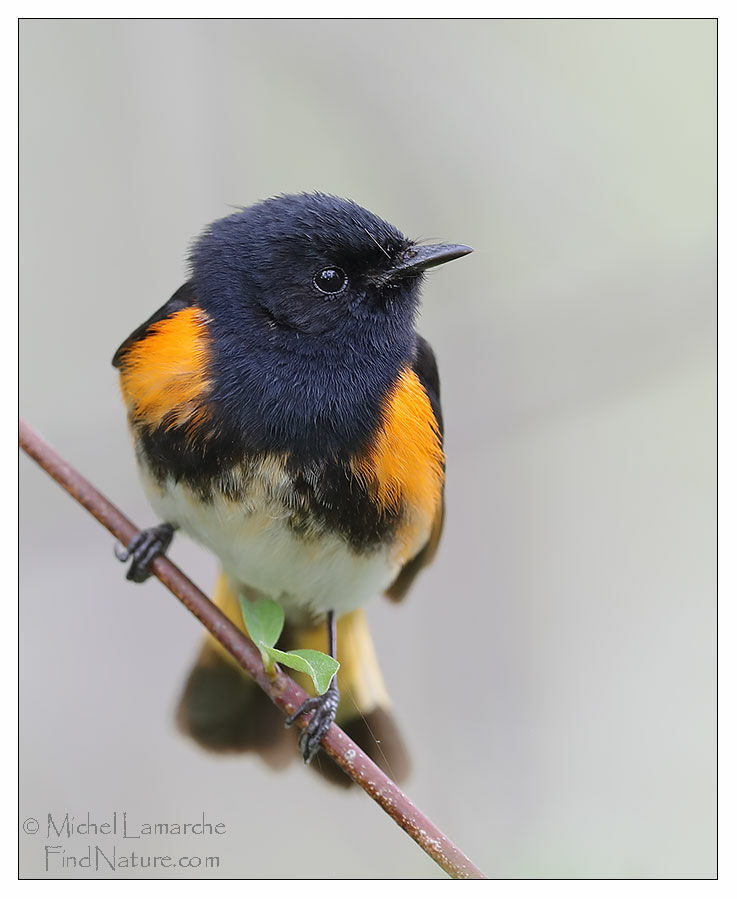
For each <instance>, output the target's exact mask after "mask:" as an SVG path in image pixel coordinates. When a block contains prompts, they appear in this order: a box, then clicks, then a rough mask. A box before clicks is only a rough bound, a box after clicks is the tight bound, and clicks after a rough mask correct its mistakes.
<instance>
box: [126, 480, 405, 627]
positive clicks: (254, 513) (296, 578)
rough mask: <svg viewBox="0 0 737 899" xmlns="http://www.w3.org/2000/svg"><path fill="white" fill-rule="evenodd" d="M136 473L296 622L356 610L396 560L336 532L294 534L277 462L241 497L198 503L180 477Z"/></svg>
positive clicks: (236, 579)
mask: <svg viewBox="0 0 737 899" xmlns="http://www.w3.org/2000/svg"><path fill="white" fill-rule="evenodd" d="M141 473H142V480H143V484H144V488H145V490H146V494H147V495H148V498H149V500H150V502H151V505H152V506H153V507H154V509H155V510H156V512H157V514H158V515H159V516H160V517H161V520H162V521H168V522H170V523H172V524H174V525H177V526H178V527H180V528H181V529H182V530H183V531H185V532H186V533H187V534H189V535H190V536H191V537H193V538H194V539H195V540H196V541H197V542H198V543H202V544H203V545H204V546H206V547H208V548H209V549H211V550H212V552H213V553H214V554H215V555H216V556H217V557H218V558H219V559H220V562H221V563H222V566H223V570H224V571H225V573H226V575H227V576H228V578H229V579H230V580H231V582H232V583H233V584H234V585H236V586H237V587H239V588H241V589H242V590H244V591H246V592H248V594H249V595H251V596H253V595H259V596H268V597H270V598H271V599H273V600H275V601H276V602H278V603H279V604H280V605H281V606H282V608H283V609H284V613H285V615H286V617H287V619H288V620H289V621H291V622H293V623H295V624H299V623H304V622H305V621H313V620H316V619H319V618H320V617H322V616H323V615H324V614H325V613H326V612H328V611H330V610H331V609H332V610H334V611H335V612H336V614H337V615H338V616H340V615H344V614H346V613H347V612H350V611H353V610H354V609H356V608H358V607H359V606H362V605H364V604H365V603H367V602H369V601H370V600H372V599H374V598H376V597H377V596H379V595H381V594H382V593H383V592H384V591H385V590H386V589H387V587H388V586H389V585H390V584H391V583H392V581H393V580H394V578H395V577H396V576H397V574H398V571H399V568H400V567H401V566H400V563H399V562H398V561H394V560H390V553H389V550H388V549H386V548H379V549H377V550H376V551H375V552H372V553H360V554H359V553H356V552H355V551H354V550H353V549H351V547H350V546H349V545H348V544H347V543H346V542H345V540H343V539H342V538H341V537H339V536H337V535H335V534H329V533H323V534H320V535H313V536H311V537H310V536H307V537H305V536H303V535H301V534H299V533H295V532H294V530H293V529H292V528H291V527H290V526H289V522H288V516H289V511H288V509H287V508H286V507H285V505H284V503H283V502H281V501H280V500H279V491H280V489H281V488H282V487H285V486H286V483H285V484H282V483H281V480H282V479H283V478H284V477H285V476H284V475H283V472H282V471H281V469H280V468H279V467H277V466H274V468H273V469H272V470H271V471H269V472H264V474H265V478H264V481H263V482H262V483H260V484H259V486H258V488H257V489H254V490H253V491H252V492H251V493H250V494H249V497H248V499H247V501H246V502H235V501H231V500H229V499H227V498H225V497H222V496H215V497H214V498H213V499H212V500H211V501H209V502H207V503H203V502H202V500H200V499H199V497H197V496H196V495H195V494H194V493H193V492H192V491H191V490H190V489H189V488H188V487H186V486H183V485H182V484H181V483H179V484H174V483H173V482H168V483H167V485H166V486H165V487H164V489H163V490H162V489H161V488H160V487H159V486H158V485H157V484H156V483H155V482H154V480H153V479H152V478H151V477H150V476H149V475H148V473H147V472H146V471H145V470H142V472H141Z"/></svg>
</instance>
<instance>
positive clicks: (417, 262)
mask: <svg viewBox="0 0 737 899" xmlns="http://www.w3.org/2000/svg"><path fill="white" fill-rule="evenodd" d="M469 253H473V250H472V249H471V247H466V246H464V245H463V244H460V243H436V244H432V245H431V246H429V247H421V246H415V245H412V246H411V247H408V248H407V249H406V250H405V251H404V253H402V255H401V256H400V257H399V259H397V262H396V264H395V265H394V267H393V268H391V269H389V271H388V272H387V273H386V277H385V279H382V280H387V281H388V280H391V279H393V278H395V277H400V278H401V277H402V276H403V275H413V274H416V273H418V272H424V271H425V269H427V268H433V267H434V266H436V265H442V264H443V263H444V262H451V261H452V260H453V259H460V258H461V256H467V255H468V254H469Z"/></svg>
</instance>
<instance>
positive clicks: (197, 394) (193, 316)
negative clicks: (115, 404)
mask: <svg viewBox="0 0 737 899" xmlns="http://www.w3.org/2000/svg"><path fill="white" fill-rule="evenodd" d="M208 321H209V319H208V317H207V315H205V313H204V312H203V311H202V310H201V309H198V308H197V307H196V306H189V307H187V308H186V309H180V310H179V311H177V312H175V313H174V314H173V315H170V316H169V317H168V318H165V319H162V320H161V321H159V322H156V323H155V324H153V325H151V327H150V328H149V330H148V331H147V332H146V334H145V336H144V337H142V338H141V339H140V340H138V341H136V343H134V344H133V345H132V346H131V347H130V348H129V349H128V350H127V351H126V352H125V355H124V356H123V360H122V365H121V373H120V386H121V389H122V391H123V398H124V399H125V402H126V404H127V406H128V410H129V413H130V416H131V419H132V420H134V421H136V422H138V423H140V424H143V425H145V426H146V427H149V428H152V429H153V428H156V427H158V426H159V425H162V424H163V425H164V426H165V427H166V428H167V429H168V428H175V427H179V426H181V425H185V424H186V425H190V426H192V427H195V426H196V425H197V424H200V423H202V422H203V421H204V420H205V419H206V418H207V416H208V412H207V406H206V396H207V393H208V391H209V388H210V381H209V376H208V372H209V356H210V351H209V342H208V335H207V322H208Z"/></svg>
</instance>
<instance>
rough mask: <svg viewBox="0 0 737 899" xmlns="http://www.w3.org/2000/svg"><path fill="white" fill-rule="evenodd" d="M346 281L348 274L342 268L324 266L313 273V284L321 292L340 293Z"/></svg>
mask: <svg viewBox="0 0 737 899" xmlns="http://www.w3.org/2000/svg"><path fill="white" fill-rule="evenodd" d="M347 283H348V276H347V275H346V273H345V272H344V271H343V269H342V268H325V269H323V270H322V271H321V272H320V273H319V274H317V275H315V277H314V279H313V284H314V285H315V287H316V288H317V289H318V290H321V291H322V292H323V293H340V291H341V290H342V289H343V288H344V287H345V286H346V284H347Z"/></svg>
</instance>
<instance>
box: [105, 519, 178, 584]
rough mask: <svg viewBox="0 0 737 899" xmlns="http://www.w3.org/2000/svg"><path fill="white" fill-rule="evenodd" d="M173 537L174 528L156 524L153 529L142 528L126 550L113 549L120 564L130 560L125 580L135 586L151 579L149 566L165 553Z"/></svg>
mask: <svg viewBox="0 0 737 899" xmlns="http://www.w3.org/2000/svg"><path fill="white" fill-rule="evenodd" d="M173 536H174V528H173V526H172V525H170V524H157V525H156V526H155V527H153V528H144V530H142V531H139V532H138V533H137V534H136V536H135V537H134V538H133V539H132V540H131V542H130V544H129V545H128V547H127V548H121V547H120V546H116V547H115V550H114V552H115V555H116V557H117V558H118V559H119V560H120V561H121V562H127V561H128V559H132V561H131V564H130V568H129V569H128V571H127V572H126V575H125V576H126V578H127V580H129V581H133V582H134V583H136V584H142V583H143V582H144V581H145V580H148V578H149V577H151V571H150V569H149V565H150V564H151V563H152V562H153V560H154V559H155V558H156V556H160V555H161V554H162V553H165V552H166V550H167V549H168V548H169V544H170V543H171V539H172V537H173Z"/></svg>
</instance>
